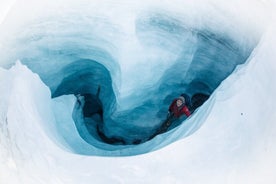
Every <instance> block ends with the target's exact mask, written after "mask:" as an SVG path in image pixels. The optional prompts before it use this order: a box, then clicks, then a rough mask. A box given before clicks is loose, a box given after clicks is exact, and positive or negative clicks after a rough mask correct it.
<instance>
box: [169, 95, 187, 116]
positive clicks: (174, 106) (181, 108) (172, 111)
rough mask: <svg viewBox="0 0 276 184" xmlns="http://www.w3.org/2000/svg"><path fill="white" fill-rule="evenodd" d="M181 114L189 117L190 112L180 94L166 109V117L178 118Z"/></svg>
mask: <svg viewBox="0 0 276 184" xmlns="http://www.w3.org/2000/svg"><path fill="white" fill-rule="evenodd" d="M183 114H185V115H186V116H187V117H189V116H190V115H191V112H190V111H189V108H188V105H187V104H186V101H185V98H184V97H183V96H180V97H178V98H176V99H174V100H173V102H172V103H171V105H170V107H169V111H168V118H170V117H174V118H179V117H180V116H182V115H183Z"/></svg>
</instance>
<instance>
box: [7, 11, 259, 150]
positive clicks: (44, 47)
mask: <svg viewBox="0 0 276 184" xmlns="http://www.w3.org/2000/svg"><path fill="white" fill-rule="evenodd" d="M142 12H143V13H142V14H137V15H135V17H134V18H133V20H132V21H133V24H134V25H133V26H134V27H133V28H134V32H133V33H129V32H123V30H122V28H123V27H122V26H121V27H120V25H116V24H114V23H113V22H112V21H114V20H113V19H111V18H106V17H104V16H103V17H102V18H98V17H97V16H96V14H95V15H94V13H92V14H91V13H88V12H87V14H88V15H89V16H90V17H89V18H86V19H84V18H83V19H81V16H82V15H78V14H74V15H70V14H65V15H66V16H64V17H55V18H54V17H52V16H49V17H45V18H43V21H41V19H34V20H32V21H31V22H29V23H28V24H26V25H25V26H24V27H19V28H18V29H17V30H16V31H17V32H19V34H18V35H17V36H16V37H14V38H10V40H9V39H7V40H8V41H9V43H13V44H15V45H16V47H15V49H14V50H13V51H12V52H13V54H11V55H8V56H7V57H8V59H9V60H10V61H12V60H11V59H12V58H19V59H20V61H21V62H22V63H23V64H25V65H27V66H28V67H29V68H30V69H31V70H32V71H33V72H35V73H37V74H38V75H39V76H40V77H41V79H42V81H43V82H44V83H45V84H46V85H47V86H48V87H49V88H50V90H51V96H52V97H53V98H62V96H63V95H70V94H71V95H75V96H76V97H78V99H76V100H75V105H74V106H75V107H74V109H73V111H72V115H71V116H72V119H73V122H74V124H75V126H76V128H77V130H78V133H79V134H80V136H81V137H82V138H83V139H84V140H85V141H86V142H88V143H89V144H91V145H92V146H96V147H98V148H101V149H104V150H114V149H116V148H115V147H116V146H111V145H106V144H102V143H95V142H104V143H107V144H114V145H132V144H134V145H136V144H140V143H144V142H146V141H147V140H148V139H149V137H151V135H153V134H154V132H156V130H157V129H158V128H159V127H160V126H161V125H162V123H163V122H164V120H165V119H166V114H167V110H168V106H169V105H170V103H171V101H172V100H173V99H174V98H176V97H177V96H178V95H180V94H182V93H185V94H188V95H189V96H190V97H191V99H192V102H193V105H194V109H191V111H194V110H195V109H197V108H198V107H199V106H200V105H201V104H202V103H203V102H204V101H205V100H207V98H208V97H209V96H210V95H212V93H213V92H214V91H215V89H216V88H217V87H218V86H219V84H220V83H221V82H222V81H223V80H224V79H226V78H227V77H228V76H229V75H231V73H232V72H233V71H234V69H235V68H236V66H238V65H240V64H243V63H244V62H245V61H246V60H247V58H248V56H249V55H250V54H251V52H252V50H253V48H254V47H255V46H256V44H257V43H258V40H259V37H256V38H254V40H255V41H254V42H252V38H251V36H248V37H245V38H243V41H242V42H241V41H240V40H237V39H236V38H235V36H233V35H231V34H230V33H222V32H220V30H216V29H210V28H208V27H203V28H198V27H197V26H196V25H189V24H188V23H186V22H185V21H183V20H182V19H181V17H178V16H175V15H174V14H173V13H170V12H165V11H150V12H147V11H142ZM69 20H70V21H69ZM74 27H78V29H74ZM21 30H22V31H21ZM65 30H66V31H65ZM249 31H250V30H249ZM110 32H112V35H111V34H110ZM124 34H125V35H127V36H128V37H129V38H128V39H127V40H125V39H126V38H125V37H126V36H123V35H124ZM4 40H5V39H4ZM126 42H127V43H128V42H133V45H128V48H125V47H124V45H125V44H127V43H126ZM13 44H11V45H13ZM12 47H13V46H12ZM7 49H8V48H7ZM129 52H133V53H131V54H132V55H131V56H129V55H128V53H129ZM124 55H126V56H127V58H125V57H126V56H124ZM126 59H127V60H126ZM12 63H13V62H11V63H9V64H7V66H11V65H12ZM129 63H132V64H129ZM140 63H141V64H140ZM128 64H129V65H134V67H132V68H128V66H127V65H128ZM125 65H126V66H125ZM129 72H131V73H129ZM125 75H126V76H125ZM152 77H153V78H154V79H153V78H152ZM124 78H126V79H124ZM125 81H126V82H125ZM120 83H121V85H122V83H123V85H127V84H128V83H130V84H129V85H128V86H126V87H127V88H129V89H128V90H127V92H125V93H124V89H122V87H121V86H120ZM124 83H127V84H124ZM98 90H99V93H98V92H97V91H98ZM97 93H98V95H96V94H97ZM72 98H73V97H72ZM65 99H68V98H64V100H65ZM70 101H71V100H70ZM64 103H66V102H64ZM54 109H55V108H54ZM57 109H59V111H62V110H61V109H60V108H57ZM206 113H207V112H206ZM55 114H56V115H57V116H62V114H63V113H61V112H57V113H55ZM69 114H70V113H69ZM67 115H68V114H67ZM57 118H58V119H59V122H58V124H64V125H65V124H66V123H65V122H64V121H68V117H57ZM182 122H185V118H182V119H181V120H179V121H178V122H175V123H173V124H172V127H171V128H173V127H176V126H179V124H181V123H182ZM202 123H203V122H200V121H199V122H195V123H194V124H195V125H193V126H194V127H200V126H201V124H202ZM59 126H60V127H63V128H64V126H61V125H59ZM63 128H60V129H59V131H63ZM188 129H189V128H188ZM188 129H187V131H188ZM61 134H65V133H61ZM88 134H89V135H88ZM184 134H185V132H184ZM69 136H70V135H68V136H66V137H69ZM65 139H67V138H65ZM72 149H73V150H74V151H76V152H78V151H77V150H75V148H74V146H72ZM117 149H119V150H120V149H122V147H121V146H119V147H118V148H117Z"/></svg>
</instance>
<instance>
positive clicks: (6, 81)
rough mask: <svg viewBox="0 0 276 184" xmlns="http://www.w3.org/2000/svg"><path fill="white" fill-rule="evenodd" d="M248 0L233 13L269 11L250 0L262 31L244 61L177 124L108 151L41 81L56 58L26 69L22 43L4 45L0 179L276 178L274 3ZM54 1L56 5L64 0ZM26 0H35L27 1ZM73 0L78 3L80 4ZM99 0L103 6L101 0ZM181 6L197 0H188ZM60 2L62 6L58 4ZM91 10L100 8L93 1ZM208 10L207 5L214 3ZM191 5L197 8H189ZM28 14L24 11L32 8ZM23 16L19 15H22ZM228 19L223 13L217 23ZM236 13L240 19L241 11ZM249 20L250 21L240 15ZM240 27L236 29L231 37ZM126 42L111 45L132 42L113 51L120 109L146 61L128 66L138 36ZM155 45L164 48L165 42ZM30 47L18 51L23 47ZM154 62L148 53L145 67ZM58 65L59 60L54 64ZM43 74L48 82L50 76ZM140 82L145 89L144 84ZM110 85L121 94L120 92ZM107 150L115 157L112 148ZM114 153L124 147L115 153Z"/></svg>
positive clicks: (66, 99)
mask: <svg viewBox="0 0 276 184" xmlns="http://www.w3.org/2000/svg"><path fill="white" fill-rule="evenodd" d="M6 2H8V1H6ZM6 2H5V3H3V7H4V6H6V7H7V10H8V7H10V5H11V4H12V3H10V4H9V3H6ZM122 2H123V1H122ZM122 2H121V3H122ZM162 2H163V1H162ZM176 2H177V3H175V4H174V5H171V6H169V9H170V11H171V10H174V11H176V12H177V11H179V10H180V9H181V8H179V7H178V6H177V5H180V4H182V3H184V2H183V1H180V0H179V1H176ZM198 2H201V1H198ZM212 2H215V1H212ZM247 2H248V1H242V6H238V9H237V12H235V14H236V15H237V16H238V15H243V16H244V17H247V18H248V16H247V15H248V14H250V12H247V11H246V7H244V6H245V5H246V6H248V7H250V8H252V9H253V10H255V9H254V8H255V7H256V4H257V5H258V3H261V4H262V3H263V4H265V8H266V9H265V10H267V14H268V15H269V16H268V17H269V19H268V18H267V20H266V22H268V23H267V24H268V25H267V24H266V23H264V22H262V20H261V19H262V18H261V17H262V16H260V15H262V14H263V13H264V12H265V11H261V10H260V9H258V8H257V9H256V11H257V12H258V13H260V14H258V13H257V15H256V16H257V17H258V19H256V22H262V23H260V24H258V25H257V27H256V28H254V29H253V30H256V33H253V32H252V35H254V34H256V35H259V34H261V35H262V37H261V39H260V41H259V42H258V44H257V46H256V47H255V48H254V50H253V52H251V54H250V57H249V58H248V59H247V61H246V62H245V63H244V64H242V65H239V66H238V67H237V68H236V69H235V70H234V72H233V73H232V74H231V75H230V76H229V77H227V78H226V79H225V80H223V81H222V83H221V84H220V85H219V86H218V88H216V89H215V91H214V92H213V93H212V95H211V97H210V98H209V100H208V101H207V102H206V103H204V105H203V106H201V107H200V108H199V109H198V110H197V111H196V113H194V114H193V116H192V117H191V118H189V119H188V120H186V121H185V122H184V123H183V124H182V125H181V126H179V127H178V128H176V129H173V130H172V131H170V132H167V133H166V134H164V135H162V136H157V137H156V138H155V139H153V140H151V141H149V142H147V143H144V144H141V145H137V146H135V145H130V146H127V147H123V148H124V149H115V150H112V149H113V148H114V147H113V148H111V150H103V149H101V147H100V148H99V147H97V144H101V143H97V144H95V145H94V146H92V145H90V144H88V143H87V142H85V141H84V140H83V139H82V137H81V136H80V135H79V134H78V133H77V131H76V129H77V128H78V127H76V126H75V124H74V122H73V119H72V117H71V114H72V111H73V109H74V108H75V97H74V96H73V95H64V96H61V97H58V98H54V99H52V98H51V89H49V87H48V86H47V85H46V84H45V83H46V82H44V81H43V79H45V78H43V76H45V73H47V72H48V70H51V69H52V68H54V67H55V65H54V64H52V65H53V66H52V65H51V64H50V63H48V64H49V65H50V66H49V68H47V63H46V64H45V63H39V62H38V61H37V62H38V63H39V64H37V66H33V68H32V69H30V68H31V67H29V66H28V67H27V66H26V65H28V62H26V65H25V63H23V62H22V61H17V62H16V63H15V64H14V60H13V59H19V60H21V59H22V60H24V57H22V58H21V57H20V56H22V55H21V54H18V53H21V52H22V51H24V49H23V50H20V49H22V48H20V47H19V46H18V47H15V49H14V50H16V51H14V50H9V52H8V54H6V53H3V51H2V52H1V56H2V55H3V57H2V60H0V63H1V66H3V67H1V68H0V90H1V95H0V131H1V132H0V162H1V163H0V183H7V184H9V183H12V184H14V183H26V184H32V183H36V184H37V183H57V184H58V183H195V184H197V183H198V184H200V183H210V184H214V183H229V184H232V183H250V184H251V183H253V184H254V183H256V184H259V183H268V184H274V183H276V176H275V174H274V171H275V170H276V168H275V167H276V166H275V165H276V157H275V155H276V145H275V140H276V134H275V132H276V125H275V120H276V113H275V109H276V105H275V103H274V100H273V99H274V97H275V94H276V85H275V84H274V81H275V80H276V77H275V72H276V64H275V58H276V53H275V48H276V45H275V44H276V37H275V31H276V25H275V24H274V23H273V22H275V21H273V20H274V15H273V13H271V10H275V9H273V8H274V7H273V2H270V1H256V2H255V1H252V2H251V1H250V4H246V3H247ZM44 3H45V5H48V3H46V2H44ZM56 3H57V4H60V5H62V1H57V2H56ZM95 3H96V1H95ZM97 3H100V2H97ZM163 3H164V4H162V3H161V1H150V2H149V4H151V7H154V6H155V5H156V4H159V5H160V6H161V7H162V6H163V7H164V6H165V5H166V1H164V2H163ZM201 3H203V2H201ZM235 3H238V2H233V3H226V2H225V4H224V3H218V5H217V9H220V8H219V7H222V9H224V10H225V9H227V8H229V9H231V8H233V7H235V5H237V4H235ZM7 4H8V5H7ZM33 4H34V6H35V5H36V4H35V2H33ZM74 4H75V5H77V4H78V3H74ZM79 4H80V5H79V6H80V7H82V8H83V6H82V4H81V3H79ZM84 4H85V3H84ZM103 4H104V3H103ZM207 4H208V3H207ZM228 5H230V6H228ZM95 6H96V5H95ZM98 6H99V7H101V8H103V7H105V6H106V5H101V4H100V5H98ZM125 6H126V7H139V8H137V9H143V8H145V7H148V6H149V5H148V4H146V3H145V4H144V5H142V4H141V3H133V4H132V3H129V4H128V3H126V4H125V3H122V5H121V6H119V7H121V8H123V7H125ZM187 6H195V7H196V5H195V4H193V3H190V4H188V5H187ZM197 6H198V5H197ZM1 7H2V3H1ZM53 7H55V6H53ZM163 7H162V8H163ZM199 7H200V9H201V10H202V14H204V13H205V14H206V12H205V11H206V9H204V8H203V6H202V7H201V6H199ZM17 8H18V7H17ZM29 8H30V7H29ZM59 8H61V9H62V10H64V9H63V8H64V7H59ZM22 9H23V8H22ZM99 9H100V8H99ZM130 9H131V8H130ZM134 9H135V8H134ZM119 10H121V9H120V8H119V9H116V8H114V9H113V11H115V12H116V11H118V12H121V14H122V15H124V13H126V12H127V11H126V12H124V13H122V11H119ZM135 10H136V9H135ZM259 10H260V11H259ZM52 11H53V12H55V9H54V8H53V9H51V10H49V12H52ZM97 11H99V12H100V10H97ZM129 11H130V10H129ZM136 11H138V10H136ZM248 11H249V10H248ZM22 12H24V11H22ZM49 12H47V13H49ZM135 13H136V12H134V13H133V14H131V15H132V16H133V15H134V14H135ZM212 13H213V14H215V10H213V12H212ZM19 14H20V13H19ZM126 14H127V13H126ZM191 14H196V13H195V12H193V11H191ZM206 15H207V14H206ZM211 15H212V14H211ZM229 15H232V14H229ZM0 16H1V17H0V20H1V19H4V18H2V17H7V14H6V13H4V14H3V15H2V14H1V15H0ZM28 16H30V17H31V16H32V13H29V14H28ZM252 16H253V15H252ZM26 17H27V15H26ZM24 18H25V17H21V19H22V20H24ZM132 18H133V17H131V16H130V17H129V19H128V20H129V22H128V21H126V22H124V23H122V24H123V26H122V27H124V29H125V30H124V31H126V32H128V33H130V35H128V36H130V37H131V31H133V30H131V29H130V28H131V26H128V24H129V23H131V24H132V23H133V22H132V21H133V19H132ZM233 19H235V18H233ZM245 19H246V18H245ZM8 20H10V21H11V20H12V19H7V22H8ZM227 20H229V19H227ZM227 20H223V18H222V19H221V21H222V23H224V22H226V21H227ZM230 20H231V19H230ZM249 20H250V21H251V19H249ZM118 21H119V20H118ZM240 21H241V22H243V20H240ZM250 21H248V22H250ZM197 23H198V26H204V23H202V24H200V23H199V22H197ZM191 24H192V23H191ZM214 24H215V23H214ZM229 24H231V23H229ZM3 25H4V26H5V25H7V23H6V24H3ZM13 26H14V25H13ZM244 26H245V25H244ZM248 26H249V27H250V26H252V24H250V23H248ZM254 26H256V25H255V24H254ZM254 26H253V27H254ZM245 27H246V26H245ZM224 28H225V27H224ZM224 28H221V31H224ZM248 29H249V28H248ZM225 30H227V26H226V28H225ZM241 30H244V29H242V28H240V30H238V28H237V30H235V31H236V32H234V33H233V34H234V35H236V36H237V35H239V36H241V37H242V35H243V34H245V33H243V32H242V31H241ZM2 31H3V30H2ZM96 32H97V31H96ZM245 32H246V31H245ZM5 34H7V32H5ZM97 34H98V33H97ZM103 34H105V33H103ZM114 34H117V33H114ZM239 36H237V37H236V38H237V40H239V39H238V37H239ZM253 38H255V36H252V40H250V41H248V42H246V40H245V39H244V40H242V41H241V42H244V43H242V45H251V42H252V43H255V40H254V39H253ZM2 40H3V39H2ZM118 40H120V39H118ZM114 42H115V41H114ZM0 43H1V42H0ZM6 43H8V44H7V47H10V45H9V44H10V42H9V41H6V42H5V40H4V41H3V42H2V43H1V47H3V45H4V44H6ZM43 43H44V42H43ZM45 43H46V42H45ZM167 43H170V42H167ZM57 44H59V43H57ZM133 44H134V46H133V47H131V45H132V44H129V45H128V44H126V45H124V44H121V45H120V46H119V47H121V48H117V49H118V50H120V49H123V48H125V47H128V46H129V47H131V48H130V50H131V49H132V52H130V55H128V54H126V55H123V53H120V52H119V51H118V52H115V53H117V54H118V55H119V56H118V57H119V58H121V60H120V61H121V63H119V65H120V69H121V70H122V71H121V72H122V76H121V77H122V78H123V79H122V80H121V85H118V86H117V85H116V86H117V88H116V90H117V91H115V95H117V97H118V103H120V105H121V106H123V107H122V109H124V108H125V109H127V107H125V106H124V104H125V103H124V100H125V98H126V99H131V98H127V96H130V97H131V94H132V92H133V91H135V90H137V88H138V87H137V86H132V83H131V80H130V79H131V78H129V76H131V73H132V71H134V72H135V73H134V74H133V76H134V77H135V75H136V74H137V73H142V71H143V69H144V67H143V66H141V68H136V66H137V63H138V62H139V60H136V61H133V62H132V63H128V62H127V60H129V59H130V58H133V57H131V54H133V53H134V52H135V50H136V49H138V50H139V48H137V47H138V45H139V44H138V45H135V43H133ZM11 45H12V43H11ZM15 45H16V44H15ZM19 45H20V44H19ZM29 46H31V47H32V46H33V45H29ZM136 46H137V47H136ZM103 47H105V46H103ZM108 48H109V47H108ZM5 49H7V48H5ZM140 49H141V48H140ZM157 49H158V48H157ZM159 49H160V50H161V51H162V50H163V48H159ZM111 50H112V49H111ZM115 50H116V49H115ZM160 50H157V51H156V50H154V51H153V54H158V53H159V52H160ZM36 51H37V50H35V52H34V54H37V56H38V57H37V58H35V59H39V56H41V55H39V54H38V53H37V52H36ZM70 51H72V50H70ZM136 51H137V50H136ZM30 53H31V52H28V53H25V54H26V55H28V54H29V55H30ZM9 54H11V55H9ZM166 54H168V55H166ZM170 54H172V55H170ZM176 55H177V52H176V53H174V52H168V53H164V55H162V57H164V58H166V56H168V57H169V56H176ZM147 56H150V54H149V55H147ZM16 57H18V58H16ZM101 57H102V56H99V58H101ZM152 57H153V59H152V61H155V59H154V57H156V56H152ZM43 59H44V58H41V60H43ZM51 59H52V58H51ZM139 59H141V57H139ZM49 60H50V59H49ZM143 61H144V60H143ZM105 62H106V60H105V59H103V63H105ZM54 63H55V64H56V62H54ZM162 63H163V64H164V65H163V67H164V68H165V67H168V66H169V65H171V63H167V61H166V60H163V61H162ZM9 64H12V65H11V66H12V67H11V68H8V67H7V65H9ZM142 64H145V63H142ZM40 65H42V66H43V67H44V68H45V73H43V72H41V73H40V75H38V74H36V73H34V72H33V70H35V69H36V68H38V67H41V66H40ZM149 65H150V64H149ZM106 66H108V67H107V68H109V69H110V68H111V69H112V68H113V67H115V68H116V66H113V65H111V64H106ZM154 66H155V63H154V62H153V68H154ZM56 67H57V68H58V67H61V65H59V66H56ZM124 68H126V69H127V70H124ZM135 69H137V70H135ZM114 71H118V70H116V69H115V70H114ZM114 71H111V76H112V77H113V78H114V80H115V82H116V80H119V78H120V77H118V76H117V74H114V73H115V72H114ZM153 71H154V70H153ZM112 72H114V73H112ZM124 72H126V73H124ZM148 72H149V71H145V72H144V75H145V76H144V77H145V78H143V80H144V81H147V80H148V78H150V77H151V75H148ZM158 72H162V70H161V71H158ZM124 77H126V78H124ZM51 80H52V81H54V79H51ZM42 81H43V82H42ZM49 81H50V79H49ZM49 81H48V82H49ZM113 85H114V84H113ZM136 87H137V88H136ZM140 87H142V88H143V89H145V88H144V86H143V85H142V86H141V85H140ZM118 92H121V93H120V94H118ZM120 95H121V96H120ZM135 103H136V102H135V101H134V102H132V103H131V104H128V105H129V107H131V106H132V105H133V104H135ZM127 153H129V155H132V154H131V153H135V154H134V155H135V156H126V155H127ZM139 153H141V154H140V155H139ZM142 153H143V154H142ZM112 154H113V156H110V155H112ZM137 154H138V155H137ZM120 155H125V156H122V157H120Z"/></svg>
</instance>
